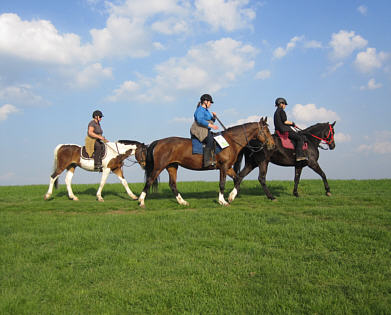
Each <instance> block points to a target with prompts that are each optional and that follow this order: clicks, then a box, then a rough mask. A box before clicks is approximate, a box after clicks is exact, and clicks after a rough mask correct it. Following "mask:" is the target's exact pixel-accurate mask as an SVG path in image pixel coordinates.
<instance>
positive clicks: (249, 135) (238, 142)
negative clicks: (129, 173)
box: [139, 118, 274, 207]
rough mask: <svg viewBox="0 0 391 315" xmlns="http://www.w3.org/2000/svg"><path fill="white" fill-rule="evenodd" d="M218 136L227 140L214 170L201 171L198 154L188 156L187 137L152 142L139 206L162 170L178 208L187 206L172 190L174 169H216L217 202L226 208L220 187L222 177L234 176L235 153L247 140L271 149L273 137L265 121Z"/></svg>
mask: <svg viewBox="0 0 391 315" xmlns="http://www.w3.org/2000/svg"><path fill="white" fill-rule="evenodd" d="M222 136H223V137H224V138H225V139H226V140H227V142H228V143H229V146H228V147H227V148H225V149H224V150H222V151H221V152H220V153H218V154H217V155H216V160H217V164H216V167H208V168H205V167H203V165H202V154H192V141H191V139H187V138H180V137H169V138H164V139H160V140H156V141H154V142H153V143H151V144H150V145H149V146H148V150H147V161H146V166H145V178H146V181H145V186H144V190H143V191H142V193H141V194H140V197H139V204H140V207H145V203H144V200H145V197H146V194H147V192H148V191H149V188H150V187H151V185H152V187H153V188H157V184H158V181H157V178H158V176H159V174H160V173H161V172H162V171H163V170H164V169H166V170H167V172H168V174H169V185H170V188H171V190H172V192H173V193H174V195H175V197H176V200H177V202H178V203H179V204H180V205H186V206H187V205H189V203H188V202H187V201H185V200H184V199H183V198H182V196H181V194H180V193H179V192H178V190H177V187H176V179H177V171H178V166H179V165H180V166H182V167H184V168H187V169H190V170H195V171H204V170H212V169H215V168H217V169H219V170H220V193H219V199H218V201H219V203H220V204H221V205H224V206H227V205H229V204H228V203H227V202H226V201H225V199H224V187H225V181H226V176H227V175H229V176H230V177H232V178H234V177H236V174H235V172H234V171H233V169H232V165H233V164H234V163H235V161H236V159H237V156H238V154H239V152H240V151H241V150H242V149H243V147H245V146H246V145H248V143H249V140H251V139H258V140H259V141H260V143H262V144H264V143H266V145H267V146H268V149H269V150H271V149H272V148H273V147H274V141H273V137H272V136H271V134H270V131H269V128H268V124H267V118H266V119H263V118H261V119H260V121H259V122H253V123H246V124H243V125H239V126H235V127H231V128H228V129H227V130H225V131H223V132H222Z"/></svg>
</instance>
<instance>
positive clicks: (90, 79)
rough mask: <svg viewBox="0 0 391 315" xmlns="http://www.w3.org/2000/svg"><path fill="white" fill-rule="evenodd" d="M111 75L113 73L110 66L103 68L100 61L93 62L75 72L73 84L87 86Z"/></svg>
mask: <svg viewBox="0 0 391 315" xmlns="http://www.w3.org/2000/svg"><path fill="white" fill-rule="evenodd" d="M112 77H113V73H112V69H111V68H103V67H102V65H101V64H100V63H94V64H92V65H89V66H87V67H86V68H84V69H83V70H82V71H81V72H79V73H78V74H76V81H75V82H74V84H75V85H76V86H77V87H82V88H83V87H89V86H93V85H96V84H97V83H98V82H99V81H100V80H102V79H106V78H112Z"/></svg>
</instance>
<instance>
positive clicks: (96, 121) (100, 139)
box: [87, 110, 108, 171]
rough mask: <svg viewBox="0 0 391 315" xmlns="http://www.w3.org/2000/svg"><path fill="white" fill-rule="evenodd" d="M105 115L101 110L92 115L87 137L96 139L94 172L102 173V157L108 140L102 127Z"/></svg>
mask: <svg viewBox="0 0 391 315" xmlns="http://www.w3.org/2000/svg"><path fill="white" fill-rule="evenodd" d="M102 117H103V114H102V112H101V111H100V110H96V111H94V112H93V113H92V118H93V119H92V120H91V121H90V123H89V124H88V131H87V135H88V137H90V138H93V139H95V144H94V170H95V171H102V155H103V152H104V147H105V144H104V143H105V142H108V140H107V139H106V138H105V137H104V136H103V130H102V127H101V125H100V122H101V121H102Z"/></svg>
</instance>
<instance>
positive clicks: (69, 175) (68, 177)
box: [65, 171, 79, 201]
mask: <svg viewBox="0 0 391 315" xmlns="http://www.w3.org/2000/svg"><path fill="white" fill-rule="evenodd" d="M72 177H73V172H71V171H68V172H67V175H66V176H65V184H66V185H67V190H68V197H69V199H72V200H74V201H78V200H79V198H77V197H76V196H75V195H74V194H73V191H72V186H71V184H72Z"/></svg>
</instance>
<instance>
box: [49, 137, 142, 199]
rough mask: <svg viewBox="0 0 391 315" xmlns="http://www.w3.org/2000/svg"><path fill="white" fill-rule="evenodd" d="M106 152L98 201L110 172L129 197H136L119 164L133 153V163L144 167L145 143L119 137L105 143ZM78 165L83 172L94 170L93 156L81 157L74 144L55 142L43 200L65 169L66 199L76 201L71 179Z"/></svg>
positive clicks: (51, 191)
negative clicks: (47, 185)
mask: <svg viewBox="0 0 391 315" xmlns="http://www.w3.org/2000/svg"><path fill="white" fill-rule="evenodd" d="M105 150H106V154H105V156H104V158H103V160H102V166H103V169H102V178H101V181H100V186H99V189H98V191H97V193H96V198H97V200H98V201H104V200H103V198H102V189H103V186H104V185H105V183H106V180H107V177H108V176H109V174H110V172H113V173H114V174H115V175H117V176H118V178H119V180H120V181H121V183H122V185H123V186H124V187H125V190H126V192H127V193H128V195H129V196H130V198H132V199H133V200H137V196H136V195H135V194H133V192H132V191H131V190H130V188H129V186H128V183H127V182H126V180H125V178H124V175H123V172H122V166H123V162H124V160H125V159H126V158H128V157H129V156H131V155H135V157H136V160H137V162H138V163H139V164H140V165H141V167H143V168H144V166H145V158H144V157H145V156H146V151H147V146H146V145H144V144H143V143H140V142H138V141H132V140H119V141H117V142H107V143H106V146H105ZM77 166H79V167H81V168H82V169H84V170H86V171H94V159H93V158H85V157H83V156H82V147H81V146H79V145H76V144H59V145H57V147H56V148H55V149H54V167H53V173H52V175H51V176H50V183H49V189H48V191H47V193H46V194H45V197H44V199H45V200H47V199H49V198H50V196H51V195H52V193H53V187H56V188H57V187H58V178H59V176H60V174H61V173H62V172H63V171H64V170H68V172H67V175H66V177H65V183H66V185H67V190H68V196H69V199H72V200H75V201H77V200H79V199H78V198H77V197H76V196H75V195H74V194H73V191H72V187H71V182H72V177H73V174H74V172H75V168H76V167H77Z"/></svg>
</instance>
